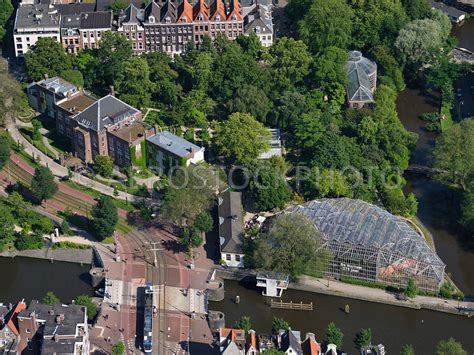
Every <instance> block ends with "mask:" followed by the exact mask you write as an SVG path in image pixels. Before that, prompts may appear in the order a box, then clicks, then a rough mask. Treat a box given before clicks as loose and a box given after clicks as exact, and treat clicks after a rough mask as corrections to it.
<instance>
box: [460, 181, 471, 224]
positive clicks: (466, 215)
mask: <svg viewBox="0 0 474 355" xmlns="http://www.w3.org/2000/svg"><path fill="white" fill-rule="evenodd" d="M461 224H463V225H464V226H465V227H466V228H467V229H468V230H470V231H474V180H472V181H471V182H470V184H469V186H468V188H467V190H466V191H465V192H464V194H463V198H462V202H461Z"/></svg>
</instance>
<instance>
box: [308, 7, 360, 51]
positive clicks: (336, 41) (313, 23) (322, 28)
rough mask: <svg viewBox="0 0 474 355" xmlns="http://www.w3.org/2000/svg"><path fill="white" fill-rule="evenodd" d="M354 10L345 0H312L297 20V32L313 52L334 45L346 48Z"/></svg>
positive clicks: (349, 37)
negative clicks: (300, 18)
mask: <svg viewBox="0 0 474 355" xmlns="http://www.w3.org/2000/svg"><path fill="white" fill-rule="evenodd" d="M353 16H354V12H353V11H352V9H351V8H350V7H349V6H348V5H347V2H346V1H345V0H314V1H312V2H311V3H310V4H309V6H308V8H307V9H306V12H305V15H304V17H303V19H302V20H301V21H300V22H299V33H300V36H301V38H302V39H303V41H304V42H305V43H306V44H307V45H308V47H309V49H310V50H311V51H312V52H313V53H318V52H320V51H321V50H323V49H324V48H327V47H329V46H335V47H339V48H342V49H346V47H347V45H348V44H349V42H350V40H351V32H352V18H353Z"/></svg>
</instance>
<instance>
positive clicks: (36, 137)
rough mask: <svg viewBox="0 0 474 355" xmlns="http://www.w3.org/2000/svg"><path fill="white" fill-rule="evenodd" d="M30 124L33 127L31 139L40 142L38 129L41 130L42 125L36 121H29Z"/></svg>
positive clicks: (40, 137)
mask: <svg viewBox="0 0 474 355" xmlns="http://www.w3.org/2000/svg"><path fill="white" fill-rule="evenodd" d="M31 124H32V125H33V135H32V139H33V140H34V141H39V140H41V139H42V136H41V133H40V129H41V128H43V125H42V124H41V122H40V121H39V120H38V119H33V120H31Z"/></svg>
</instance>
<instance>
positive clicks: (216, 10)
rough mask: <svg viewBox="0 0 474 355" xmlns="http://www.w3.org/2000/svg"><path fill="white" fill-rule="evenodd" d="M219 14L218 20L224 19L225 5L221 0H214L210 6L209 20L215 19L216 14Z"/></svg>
mask: <svg viewBox="0 0 474 355" xmlns="http://www.w3.org/2000/svg"><path fill="white" fill-rule="evenodd" d="M218 15H219V16H220V21H225V19H226V15H225V7H224V3H223V2H222V0H215V1H214V3H213V4H212V6H211V21H215V20H216V17H217V16H218Z"/></svg>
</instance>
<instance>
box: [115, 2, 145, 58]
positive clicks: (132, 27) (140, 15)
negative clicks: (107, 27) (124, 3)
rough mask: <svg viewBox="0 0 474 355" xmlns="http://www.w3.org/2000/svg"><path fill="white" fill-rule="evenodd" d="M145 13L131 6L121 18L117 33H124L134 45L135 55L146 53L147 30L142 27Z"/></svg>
mask: <svg viewBox="0 0 474 355" xmlns="http://www.w3.org/2000/svg"><path fill="white" fill-rule="evenodd" d="M144 16H145V11H144V10H143V9H138V8H137V7H136V6H135V5H133V4H130V5H129V6H128V7H127V8H126V9H125V11H124V12H123V13H121V14H120V16H119V26H118V28H117V32H119V33H122V34H123V35H124V36H125V37H127V39H128V40H129V41H130V42H131V43H132V49H133V53H134V54H142V53H144V52H145V29H144V28H143V26H142V22H143V20H144Z"/></svg>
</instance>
